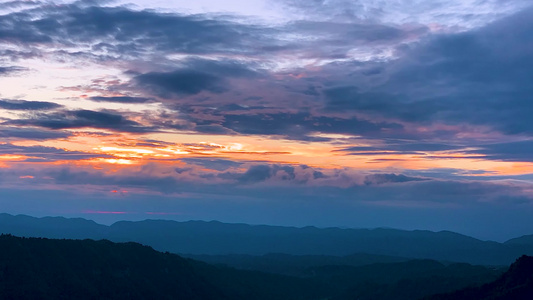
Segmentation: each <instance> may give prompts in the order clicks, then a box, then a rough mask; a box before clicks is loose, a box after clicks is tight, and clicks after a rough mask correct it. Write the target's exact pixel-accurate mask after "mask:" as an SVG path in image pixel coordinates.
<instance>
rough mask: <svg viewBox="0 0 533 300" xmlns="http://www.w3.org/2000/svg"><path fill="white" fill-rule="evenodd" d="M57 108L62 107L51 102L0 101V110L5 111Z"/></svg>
mask: <svg viewBox="0 0 533 300" xmlns="http://www.w3.org/2000/svg"><path fill="white" fill-rule="evenodd" d="M59 107H62V105H59V104H57V103H53V102H44V101H25V100H8V99H0V108H3V109H7V110H50V109H55V108H59Z"/></svg>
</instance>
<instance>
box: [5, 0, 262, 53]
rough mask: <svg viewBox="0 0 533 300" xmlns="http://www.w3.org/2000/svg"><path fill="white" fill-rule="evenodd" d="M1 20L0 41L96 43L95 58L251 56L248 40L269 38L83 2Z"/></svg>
mask: <svg viewBox="0 0 533 300" xmlns="http://www.w3.org/2000/svg"><path fill="white" fill-rule="evenodd" d="M0 21H1V22H0V41H3V42H4V43H11V44H31V45H42V44H43V43H44V44H49V45H52V44H53V43H57V44H61V45H64V46H67V47H72V46H74V45H76V44H78V45H79V44H86V43H89V44H92V43H94V44H93V45H92V46H93V49H92V50H93V51H94V52H96V53H97V54H98V52H107V53H108V54H111V53H112V54H118V55H125V54H128V55H133V56H143V55H150V53H154V52H159V51H170V50H171V51H173V52H174V53H191V54H193V53H196V54H199V53H211V52H226V53H232V52H242V51H254V52H255V51H256V50H255V49H254V47H248V45H249V42H250V41H253V40H255V41H256V42H257V43H258V44H264V43H266V42H267V40H268V39H267V38H264V37H263V36H264V34H263V32H262V30H261V29H260V28H258V27H253V26H248V25H243V24H239V23H236V22H231V21H228V20H215V19H208V18H206V16H201V15H188V16H186V15H180V14H171V13H159V12H156V11H150V10H141V11H135V10H130V9H127V8H125V7H109V6H106V7H104V6H101V7H99V6H94V5H91V4H89V5H86V4H85V5H82V3H81V2H76V3H74V4H64V5H42V6H41V7H38V8H32V9H27V10H22V11H20V12H14V13H10V14H5V15H2V16H0ZM242 32H247V33H248V34H242Z"/></svg>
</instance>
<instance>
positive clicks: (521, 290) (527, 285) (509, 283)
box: [425, 256, 533, 300]
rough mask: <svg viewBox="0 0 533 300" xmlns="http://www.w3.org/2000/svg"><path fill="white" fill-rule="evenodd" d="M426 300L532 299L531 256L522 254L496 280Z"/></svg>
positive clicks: (532, 269)
mask: <svg viewBox="0 0 533 300" xmlns="http://www.w3.org/2000/svg"><path fill="white" fill-rule="evenodd" d="M425 299H427V300H471V299H476V300H507V299H512V300H531V299H533V257H531V256H522V257H520V258H519V259H517V260H516V262H515V263H513V264H512V265H511V267H510V268H509V270H508V271H507V272H505V273H504V274H503V275H502V276H501V277H500V278H498V279H497V280H496V281H494V282H491V283H488V284H485V285H483V286H481V287H477V288H467V289H463V290H459V291H456V292H453V293H449V294H442V295H436V296H432V297H427V298H425Z"/></svg>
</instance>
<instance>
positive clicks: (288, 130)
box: [222, 112, 402, 140]
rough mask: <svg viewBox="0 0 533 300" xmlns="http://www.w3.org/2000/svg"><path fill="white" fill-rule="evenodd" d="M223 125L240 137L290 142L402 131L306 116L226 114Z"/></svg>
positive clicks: (393, 126) (380, 124)
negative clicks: (282, 138) (316, 135)
mask: <svg viewBox="0 0 533 300" xmlns="http://www.w3.org/2000/svg"><path fill="white" fill-rule="evenodd" d="M224 118H225V120H224V122H223V124H222V125H223V126H224V127H226V128H229V129H231V130H233V131H235V132H238V133H242V134H265V135H281V136H285V137H287V138H290V139H302V140H312V139H313V137H312V136H309V134H311V133H315V132H322V133H344V134H376V135H379V134H380V132H381V131H382V130H390V131H394V130H401V129H402V125H400V124H397V123H387V122H375V123H374V122H371V121H367V120H360V119H358V118H355V117H353V118H349V119H344V118H337V117H328V116H313V115H311V114H309V113H305V112H302V113H294V114H291V113H278V114H261V115H252V114H250V115H244V114H241V115H225V116H224Z"/></svg>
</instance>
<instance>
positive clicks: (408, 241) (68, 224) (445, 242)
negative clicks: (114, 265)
mask: <svg viewBox="0 0 533 300" xmlns="http://www.w3.org/2000/svg"><path fill="white" fill-rule="evenodd" d="M0 233H9V234H13V235H17V236H26V237H47V238H71V239H85V238H92V239H108V240H111V241H115V242H129V241H133V242H138V243H141V244H144V245H149V246H151V247H153V248H154V249H156V250H158V251H169V252H173V253H184V254H206V255H226V254H246V255H265V254H268V253H285V254H291V255H329V256H346V255H351V254H354V253H368V254H373V255H382V256H395V257H406V258H411V259H434V260H440V261H455V262H466V263H471V264H483V265H509V264H511V263H512V262H513V261H514V260H515V259H516V258H517V257H519V256H520V255H522V254H527V255H533V244H531V245H528V244H522V243H521V244H515V243H505V244H502V243H497V242H491V241H481V240H478V239H475V238H472V237H468V236H464V235H461V234H457V233H453V232H449V231H441V232H431V231H422V230H415V231H405V230H395V229H340V228H316V227H304V228H296V227H281V226H264V225H257V226H252V225H246V224H227V223H221V222H215V221H212V222H203V221H188V222H175V221H162V220H145V221H139V222H126V221H121V222H117V223H115V224H113V225H111V226H105V225H100V224H97V223H95V222H93V221H88V220H84V219H79V218H78V219H66V218H61V217H46V218H33V217H28V216H20V215H19V216H12V215H8V214H0Z"/></svg>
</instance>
